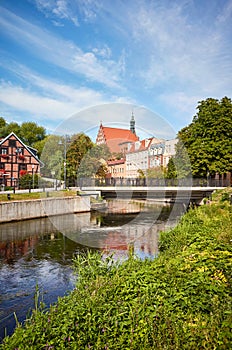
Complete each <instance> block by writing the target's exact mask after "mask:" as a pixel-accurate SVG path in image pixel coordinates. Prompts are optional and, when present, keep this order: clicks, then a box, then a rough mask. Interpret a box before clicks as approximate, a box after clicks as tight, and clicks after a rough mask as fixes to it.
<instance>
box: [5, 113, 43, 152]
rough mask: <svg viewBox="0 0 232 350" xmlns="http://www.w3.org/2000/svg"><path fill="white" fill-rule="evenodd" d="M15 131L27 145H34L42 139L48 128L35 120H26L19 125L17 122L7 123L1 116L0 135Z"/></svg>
mask: <svg viewBox="0 0 232 350" xmlns="http://www.w3.org/2000/svg"><path fill="white" fill-rule="evenodd" d="M11 132H14V133H15V134H16V135H17V136H18V137H19V138H20V139H21V140H22V141H23V142H24V143H25V144H26V145H27V146H34V144H35V143H36V142H37V141H41V140H43V139H44V138H45V136H46V130H45V128H44V127H43V126H39V125H38V124H36V123H35V122H24V123H22V124H21V125H19V124H18V123H16V122H11V123H7V122H6V120H5V119H4V118H3V117H1V118H0V137H6V136H7V135H9V134H10V133H11Z"/></svg>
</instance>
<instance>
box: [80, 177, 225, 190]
mask: <svg viewBox="0 0 232 350" xmlns="http://www.w3.org/2000/svg"><path fill="white" fill-rule="evenodd" d="M77 185H78V186H79V187H80V188H82V187H104V186H117V187H119V186H121V187H125V186H136V187H142V186H143V187H171V186H174V187H228V186H230V181H229V180H228V179H204V178H201V179H195V178H194V179H192V178H185V179H153V178H143V179H139V178H109V179H108V178H106V179H97V178H81V179H79V180H78V184H77Z"/></svg>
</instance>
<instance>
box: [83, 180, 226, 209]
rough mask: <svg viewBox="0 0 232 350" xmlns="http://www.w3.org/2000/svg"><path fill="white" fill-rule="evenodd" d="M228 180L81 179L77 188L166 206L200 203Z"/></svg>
mask: <svg viewBox="0 0 232 350" xmlns="http://www.w3.org/2000/svg"><path fill="white" fill-rule="evenodd" d="M229 185H230V184H229V182H228V181H221V180H220V181H216V180H214V181H212V180H209V179H190V178H189V179H179V180H178V179H170V180H169V179H104V180H99V179H81V181H80V184H79V186H80V189H81V190H82V191H85V192H87V193H91V194H92V195H94V194H95V195H100V196H101V197H103V198H105V199H107V198H134V199H146V200H154V201H162V202H170V203H174V202H175V203H176V202H180V203H185V204H186V205H187V204H189V203H196V204H198V203H200V201H201V200H202V199H203V198H210V196H211V194H212V193H213V192H214V191H215V190H217V189H222V188H225V187H228V186H229Z"/></svg>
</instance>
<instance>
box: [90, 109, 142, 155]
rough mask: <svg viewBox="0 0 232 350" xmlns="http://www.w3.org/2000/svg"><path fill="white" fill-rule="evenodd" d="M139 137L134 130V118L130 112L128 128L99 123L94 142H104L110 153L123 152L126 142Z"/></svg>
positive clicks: (100, 143)
mask: <svg viewBox="0 0 232 350" xmlns="http://www.w3.org/2000/svg"><path fill="white" fill-rule="evenodd" d="M138 140H139V138H138V136H137V135H136V132H135V119H134V116H133V114H132V116H131V120H130V129H120V128H111V127H106V126H103V125H102V123H101V124H100V127H99V130H98V134H97V138H96V144H97V145H102V144H105V145H107V146H108V148H109V150H110V152H111V153H125V150H126V149H127V145H128V143H131V142H135V141H138Z"/></svg>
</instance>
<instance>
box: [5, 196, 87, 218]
mask: <svg viewBox="0 0 232 350" xmlns="http://www.w3.org/2000/svg"><path fill="white" fill-rule="evenodd" d="M88 211H90V197H88V196H85V197H79V196H76V197H59V198H45V199H33V200H20V201H8V202H1V203H0V223H1V222H8V221H15V220H26V219H34V218H41V217H46V216H53V215H63V214H70V213H83V212H88Z"/></svg>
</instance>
